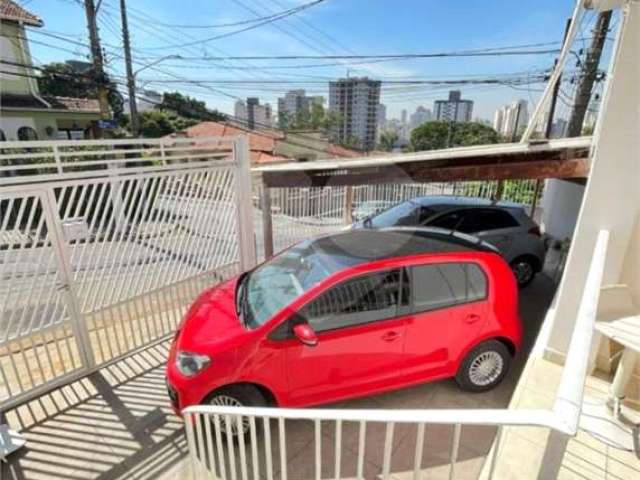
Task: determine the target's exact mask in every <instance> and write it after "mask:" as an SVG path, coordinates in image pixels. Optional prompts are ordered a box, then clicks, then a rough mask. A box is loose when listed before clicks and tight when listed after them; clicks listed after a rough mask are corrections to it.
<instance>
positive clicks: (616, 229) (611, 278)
mask: <svg viewBox="0 0 640 480" xmlns="http://www.w3.org/2000/svg"><path fill="white" fill-rule="evenodd" d="M624 8H625V15H626V21H625V22H623V25H624V29H623V30H622V32H621V37H620V40H619V43H617V47H616V54H615V56H614V63H613V68H612V69H611V70H610V71H609V75H608V78H609V82H608V85H607V91H606V94H605V96H604V100H603V103H602V105H603V110H602V113H601V115H600V118H599V119H598V123H597V125H596V130H595V133H594V145H595V146H594V149H593V152H592V155H591V172H590V175H589V180H588V183H587V187H586V189H585V195H584V201H583V203H582V208H581V210H580V215H579V217H578V224H577V226H576V230H575V234H574V237H573V242H572V245H571V250H570V252H569V257H568V260H567V265H566V268H565V272H564V275H563V278H562V282H561V284H560V289H559V291H558V295H557V299H556V300H557V301H556V308H555V311H553V313H552V322H553V323H552V327H551V332H550V335H549V338H548V344H547V353H549V354H550V355H552V356H553V355H556V354H559V355H561V356H562V355H564V354H565V353H566V351H567V348H568V345H569V341H570V339H571V335H572V333H573V327H574V325H575V319H576V316H577V313H578V306H579V304H580V300H581V297H582V292H583V291H584V284H585V279H586V277H587V272H588V270H589V266H590V264H591V262H590V260H591V256H592V254H593V249H594V246H595V242H596V237H597V235H598V232H599V231H600V230H601V229H606V230H609V231H610V235H611V236H610V241H609V247H608V251H607V259H606V265H605V272H604V283H605V284H613V283H620V282H621V281H623V280H624V279H623V266H624V263H625V256H626V255H627V252H629V250H630V249H631V248H637V240H638V239H637V238H635V239H632V233H633V231H634V226H635V224H636V222H637V221H638V217H639V215H640V62H638V45H640V2H629V3H626V5H625V7H624ZM627 258H629V257H627Z"/></svg>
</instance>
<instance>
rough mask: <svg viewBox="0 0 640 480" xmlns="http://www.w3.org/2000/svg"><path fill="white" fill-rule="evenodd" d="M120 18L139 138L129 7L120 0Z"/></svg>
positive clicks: (133, 128) (133, 121) (134, 125)
mask: <svg viewBox="0 0 640 480" xmlns="http://www.w3.org/2000/svg"><path fill="white" fill-rule="evenodd" d="M120 17H121V19H122V44H123V46H124V61H125V66H126V70H127V89H128V91H129V110H130V111H131V133H132V134H133V136H134V137H137V136H138V135H139V133H140V119H139V117H138V104H137V102H136V77H135V75H134V73H133V65H132V60H131V42H130V40H129V22H128V21H127V5H126V2H125V0H120Z"/></svg>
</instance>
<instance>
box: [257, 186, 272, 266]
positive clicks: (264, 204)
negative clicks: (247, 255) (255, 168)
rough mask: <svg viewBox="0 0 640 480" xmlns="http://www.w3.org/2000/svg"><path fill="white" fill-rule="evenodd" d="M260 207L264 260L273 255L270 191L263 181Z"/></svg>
mask: <svg viewBox="0 0 640 480" xmlns="http://www.w3.org/2000/svg"><path fill="white" fill-rule="evenodd" d="M260 207H261V208H262V237H263V242H264V258H265V260H266V259H267V258H270V257H272V256H273V216H272V214H271V191H270V190H269V187H268V186H267V185H266V184H265V183H264V182H263V183H262V188H261V189H260Z"/></svg>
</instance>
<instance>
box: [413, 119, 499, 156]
mask: <svg viewBox="0 0 640 480" xmlns="http://www.w3.org/2000/svg"><path fill="white" fill-rule="evenodd" d="M499 141H500V136H499V135H498V132H496V131H495V130H494V129H493V128H491V127H489V126H487V125H484V124H482V123H478V122H426V123H423V124H422V125H420V126H419V127H417V128H415V129H414V130H413V131H412V132H411V149H412V150H413V151H421V150H439V149H443V148H450V147H466V146H471V145H487V144H492V143H498V142H499Z"/></svg>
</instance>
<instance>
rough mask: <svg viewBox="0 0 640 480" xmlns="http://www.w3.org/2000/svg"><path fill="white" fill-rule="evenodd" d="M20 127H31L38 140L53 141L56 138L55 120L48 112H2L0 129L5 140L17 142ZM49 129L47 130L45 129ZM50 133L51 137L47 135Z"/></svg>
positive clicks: (6, 110)
mask: <svg viewBox="0 0 640 480" xmlns="http://www.w3.org/2000/svg"><path fill="white" fill-rule="evenodd" d="M20 127H31V128H33V129H35V131H36V133H37V134H38V140H53V139H55V138H56V131H57V129H58V128H57V125H56V119H55V116H54V115H53V114H51V113H49V112H34V111H28V110H22V111H18V110H15V111H14V110H8V109H5V110H3V111H2V115H1V116H0V129H1V130H2V131H3V132H4V134H5V136H6V137H7V140H9V141H12V140H19V139H18V129H19V128H20ZM47 127H49V128H47ZM47 131H49V132H51V135H49V134H48V133H47Z"/></svg>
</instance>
